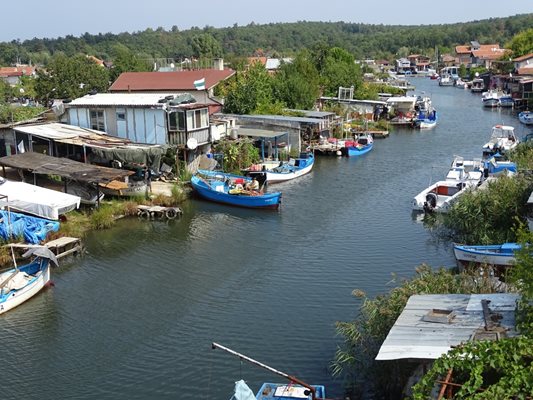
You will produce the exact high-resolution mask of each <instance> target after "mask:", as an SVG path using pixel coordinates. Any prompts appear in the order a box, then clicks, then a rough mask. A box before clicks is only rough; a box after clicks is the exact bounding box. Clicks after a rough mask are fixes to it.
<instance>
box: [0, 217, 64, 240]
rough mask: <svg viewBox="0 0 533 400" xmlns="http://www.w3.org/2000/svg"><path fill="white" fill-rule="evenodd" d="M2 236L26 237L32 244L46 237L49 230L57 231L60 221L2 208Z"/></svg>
mask: <svg viewBox="0 0 533 400" xmlns="http://www.w3.org/2000/svg"><path fill="white" fill-rule="evenodd" d="M0 218H1V220H0V236H1V237H2V238H3V239H4V240H8V239H10V238H17V237H24V241H25V242H26V243H30V244H38V243H39V242H41V241H43V240H44V239H46V235H47V234H48V232H57V231H58V230H59V222H57V221H50V220H48V219H44V218H38V217H30V216H29V215H25V214H20V213H15V212H10V213H9V215H8V212H7V211H4V210H0ZM9 222H11V225H10V224H9Z"/></svg>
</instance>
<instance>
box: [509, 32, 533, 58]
mask: <svg viewBox="0 0 533 400" xmlns="http://www.w3.org/2000/svg"><path fill="white" fill-rule="evenodd" d="M505 48H507V49H510V50H512V52H513V57H520V56H524V55H526V54H530V53H533V28H529V29H527V30H525V31H523V32H520V33H518V34H516V35H515V36H513V38H512V39H511V40H510V41H509V43H507V44H506V45H505Z"/></svg>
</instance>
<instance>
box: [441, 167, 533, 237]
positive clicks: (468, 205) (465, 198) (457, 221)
mask: <svg viewBox="0 0 533 400" xmlns="http://www.w3.org/2000/svg"><path fill="white" fill-rule="evenodd" d="M532 189H533V181H532V180H531V179H530V178H528V177H526V176H523V175H520V176H515V177H505V176H502V177H500V178H498V179H497V180H496V181H493V182H490V183H489V185H488V188H487V189H484V190H475V191H467V192H466V193H464V194H463V195H462V196H461V197H460V198H459V199H458V200H457V202H456V203H455V205H454V206H453V207H452V208H451V210H450V212H449V213H448V214H447V215H445V216H444V219H443V223H444V225H445V226H446V227H447V228H449V229H450V230H452V231H453V232H454V233H453V236H454V239H455V240H456V241H458V242H461V243H466V244H494V243H504V242H514V241H516V236H515V233H514V232H515V230H516V228H517V227H518V225H519V224H520V222H521V221H523V219H524V217H523V216H524V215H525V213H526V202H527V199H528V197H529V195H530V194H531V190H532Z"/></svg>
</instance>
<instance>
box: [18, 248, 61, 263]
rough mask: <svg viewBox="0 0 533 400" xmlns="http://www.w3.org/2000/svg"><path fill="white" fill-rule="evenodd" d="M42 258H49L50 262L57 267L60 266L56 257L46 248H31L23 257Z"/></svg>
mask: <svg viewBox="0 0 533 400" xmlns="http://www.w3.org/2000/svg"><path fill="white" fill-rule="evenodd" d="M32 256H33V257H41V258H47V259H48V260H50V261H52V262H53V263H54V264H55V265H56V267H57V266H59V264H58V262H57V257H56V255H55V254H54V253H53V252H52V250H50V249H49V248H48V247H46V246H36V247H30V248H29V249H28V251H26V252H25V253H24V254H23V255H22V257H24V258H28V257H32Z"/></svg>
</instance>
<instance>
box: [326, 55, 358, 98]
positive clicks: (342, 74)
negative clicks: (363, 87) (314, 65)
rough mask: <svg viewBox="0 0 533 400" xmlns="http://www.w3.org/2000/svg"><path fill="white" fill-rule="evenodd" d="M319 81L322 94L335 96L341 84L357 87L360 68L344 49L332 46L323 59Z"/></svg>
mask: <svg viewBox="0 0 533 400" xmlns="http://www.w3.org/2000/svg"><path fill="white" fill-rule="evenodd" d="M320 82H321V86H322V89H323V95H325V96H335V95H336V94H337V93H338V90H339V87H341V86H342V87H350V86H353V87H354V88H357V87H358V86H359V85H360V84H361V82H362V72H361V68H360V67H359V65H357V64H355V59H354V57H353V55H351V54H350V53H349V52H347V51H346V50H344V49H341V48H338V47H334V48H332V49H330V50H329V51H328V52H327V54H326V57H325V59H324V61H323V64H322V69H321V70H320Z"/></svg>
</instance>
